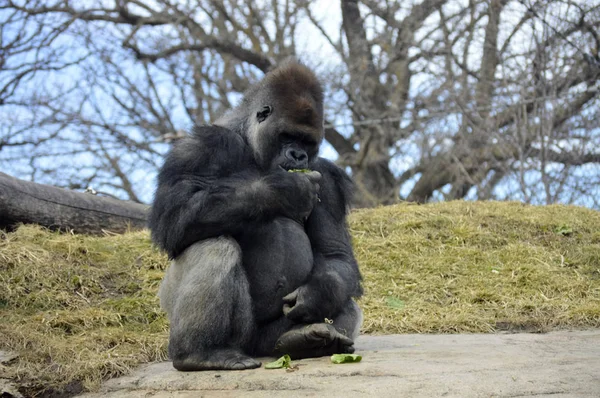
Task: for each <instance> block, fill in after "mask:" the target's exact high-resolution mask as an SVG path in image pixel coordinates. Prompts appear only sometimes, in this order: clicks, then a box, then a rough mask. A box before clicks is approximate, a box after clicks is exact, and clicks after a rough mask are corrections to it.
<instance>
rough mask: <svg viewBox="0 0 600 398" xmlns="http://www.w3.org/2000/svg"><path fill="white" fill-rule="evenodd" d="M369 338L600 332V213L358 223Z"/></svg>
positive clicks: (412, 215) (475, 213)
mask: <svg viewBox="0 0 600 398" xmlns="http://www.w3.org/2000/svg"><path fill="white" fill-rule="evenodd" d="M351 229H352V233H353V236H354V239H355V240H354V246H355V250H356V254H357V257H358V258H359V261H360V264H361V266H362V271H363V274H364V277H365V288H366V295H365V297H364V298H363V300H361V306H362V307H363V309H364V310H365V313H366V317H365V323H364V325H363V330H364V332H366V333H456V332H494V331H498V330H513V331H515V330H527V331H546V330H549V329H553V328H585V327H598V326H600V213H599V212H596V211H593V210H588V209H582V208H576V207H567V206H550V207H532V206H524V205H521V204H518V203H471V202H450V203H441V204H436V205H427V206H417V205H397V206H391V207H385V208H380V209H378V210H375V211H370V210H364V211H359V212H356V213H355V214H354V215H353V218H352V223H351Z"/></svg>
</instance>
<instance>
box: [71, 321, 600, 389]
mask: <svg viewBox="0 0 600 398" xmlns="http://www.w3.org/2000/svg"><path fill="white" fill-rule="evenodd" d="M356 348H357V353H358V354H361V355H363V360H362V362H360V363H354V364H340V365H334V364H332V363H331V361H330V359H329V358H315V359H304V360H298V361H293V363H294V364H296V365H298V369H297V370H295V371H293V372H290V371H286V370H283V369H276V370H267V369H264V364H265V363H266V362H267V361H271V360H272V359H271V358H265V359H263V367H262V368H259V369H255V370H246V371H206V372H194V373H183V372H178V371H176V370H174V369H173V367H172V365H171V363H170V362H162V363H154V364H149V365H146V366H143V367H141V368H140V369H138V370H137V371H135V372H134V373H132V374H131V375H129V376H125V377H120V378H116V379H112V380H109V381H108V382H106V383H105V384H104V385H103V386H102V389H101V391H99V392H98V393H93V394H85V395H83V396H82V397H86V398H99V397H113V398H114V397H131V398H138V397H139V398H141V397H154V398H184V397H185V398H188V397H190V398H191V397H275V396H277V397H285V398H290V397H363V396H364V397H371V396H372V397H398V396H407V397H420V396H422V397H441V396H443V397H526V396H552V397H553V398H556V397H600V331H598V330H592V331H576V332H568V331H562V332H552V333H547V334H462V335H388V336H361V337H360V338H359V339H358V341H357V344H356Z"/></svg>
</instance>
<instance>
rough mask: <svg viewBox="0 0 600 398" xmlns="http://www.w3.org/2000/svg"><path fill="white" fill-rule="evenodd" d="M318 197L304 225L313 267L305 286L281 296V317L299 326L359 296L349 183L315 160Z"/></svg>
mask: <svg viewBox="0 0 600 398" xmlns="http://www.w3.org/2000/svg"><path fill="white" fill-rule="evenodd" d="M314 169H315V170H317V171H319V172H321V174H322V175H323V177H322V180H321V184H320V185H321V191H320V198H321V202H320V203H318V204H317V205H316V206H315V207H314V209H313V212H312V213H311V215H310V217H309V218H308V220H307V222H306V232H307V234H308V237H309V239H310V241H311V244H312V249H313V256H314V265H313V271H312V273H311V276H310V278H309V280H308V281H307V283H306V284H305V285H303V286H301V287H299V288H298V289H296V290H295V291H294V292H292V293H290V294H289V295H287V296H286V297H284V302H285V303H286V304H284V313H285V315H286V316H287V317H288V318H289V319H291V320H293V321H295V322H299V323H313V322H323V320H324V319H325V318H329V319H332V318H333V317H335V315H336V314H337V313H338V312H339V311H340V310H341V309H342V307H343V306H344V305H346V304H347V303H348V301H349V300H350V298H351V297H360V296H361V295H362V287H361V284H360V282H361V279H362V278H361V275H360V271H359V269H358V264H357V262H356V260H355V258H354V254H353V252H352V244H351V241H350V235H349V233H348V229H347V225H346V209H347V208H348V205H349V201H350V199H351V191H352V182H351V181H350V178H349V177H348V176H347V175H346V174H345V173H344V172H343V171H342V170H341V169H339V168H338V167H337V166H336V165H334V164H333V163H331V162H329V161H326V160H324V159H319V160H318V162H317V164H316V165H315V167H314Z"/></svg>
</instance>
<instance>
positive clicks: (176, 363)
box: [173, 349, 261, 372]
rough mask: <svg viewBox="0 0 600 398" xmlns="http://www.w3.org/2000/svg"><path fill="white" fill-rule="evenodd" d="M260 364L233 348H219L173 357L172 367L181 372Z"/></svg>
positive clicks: (236, 368)
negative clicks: (205, 352) (200, 353)
mask: <svg viewBox="0 0 600 398" xmlns="http://www.w3.org/2000/svg"><path fill="white" fill-rule="evenodd" d="M260 365H261V363H260V362H258V361H255V360H254V359H252V358H250V357H249V356H247V355H245V354H243V353H242V352H241V351H239V350H234V349H219V350H214V351H210V352H209V353H208V354H205V355H199V354H192V355H188V356H185V357H181V358H176V359H173V367H174V368H175V369H177V370H180V371H182V372H194V371H200V370H244V369H254V368H258V367H259V366H260Z"/></svg>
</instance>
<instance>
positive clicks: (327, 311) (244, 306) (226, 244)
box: [149, 61, 362, 370]
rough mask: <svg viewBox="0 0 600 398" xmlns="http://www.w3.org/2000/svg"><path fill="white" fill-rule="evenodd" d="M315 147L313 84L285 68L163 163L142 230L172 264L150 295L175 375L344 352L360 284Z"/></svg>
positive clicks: (343, 178)
mask: <svg viewBox="0 0 600 398" xmlns="http://www.w3.org/2000/svg"><path fill="white" fill-rule="evenodd" d="M322 139H323V93H322V89H321V86H320V84H319V82H318V80H317V79H316V77H315V76H314V74H313V73H312V72H311V71H310V70H309V69H308V68H306V67H305V66H303V65H301V64H299V63H297V62H294V61H288V62H286V63H284V64H283V65H281V66H280V67H278V68H277V69H275V70H273V71H271V72H269V73H268V74H267V75H266V76H265V77H264V79H263V80H262V81H261V82H259V83H258V84H257V85H256V86H254V87H252V88H251V89H250V90H249V91H248V92H247V93H246V94H245V96H244V99H243V100H242V102H241V104H240V105H239V106H238V107H236V108H235V109H233V110H231V111H230V112H229V113H227V114H226V115H225V116H223V117H222V118H220V119H219V120H217V121H216V122H215V124H214V125H212V126H199V127H195V128H194V131H193V133H192V134H191V135H190V136H189V137H187V138H184V139H182V140H181V141H179V142H178V143H176V144H175V145H174V147H173V148H172V150H171V151H170V153H169V154H168V155H167V158H166V160H165V163H164V165H163V167H162V168H161V171H160V173H159V177H158V188H157V190H156V195H155V200H154V203H153V206H152V210H151V214H150V219H149V224H150V228H151V231H152V238H153V240H154V242H155V243H156V244H158V245H159V246H160V247H161V248H162V249H163V250H165V251H166V252H167V253H168V254H169V256H170V257H171V258H172V259H173V261H172V264H171V266H170V267H169V269H168V270H167V272H166V274H165V278H164V280H163V282H162V284H161V287H160V292H159V295H160V299H161V306H162V307H163V308H164V309H165V311H166V312H167V315H168V317H169V320H170V323H171V329H170V340H169V353H170V356H171V357H172V359H173V365H174V366H175V368H177V369H179V370H204V369H248V368H254V367H258V366H260V363H259V362H257V361H255V360H254V359H252V356H258V355H277V354H284V353H285V354H290V355H291V356H292V357H293V358H304V357H314V356H322V355H330V354H332V353H343V352H353V351H354V348H353V340H354V338H356V336H357V335H358V331H359V327H360V324H361V322H362V313H361V311H360V309H359V308H358V306H357V305H356V303H355V302H354V301H353V298H356V297H359V296H360V295H361V294H362V288H361V276H360V272H359V270H358V265H357V263H356V260H355V259H354V255H353V252H352V246H351V244H350V237H349V234H348V232H347V227H346V212H347V208H348V205H349V203H350V197H351V190H352V185H351V181H350V179H349V178H348V176H347V175H346V174H345V173H344V172H343V171H342V170H341V169H340V168H338V167H337V166H335V165H334V164H333V163H331V162H329V161H327V160H324V159H321V158H318V157H317V152H318V148H319V145H320V143H321V142H322ZM293 169H309V170H311V171H310V172H307V173H299V172H291V170H293ZM326 320H327V322H326ZM331 320H332V321H333V324H331V323H330V322H331Z"/></svg>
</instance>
